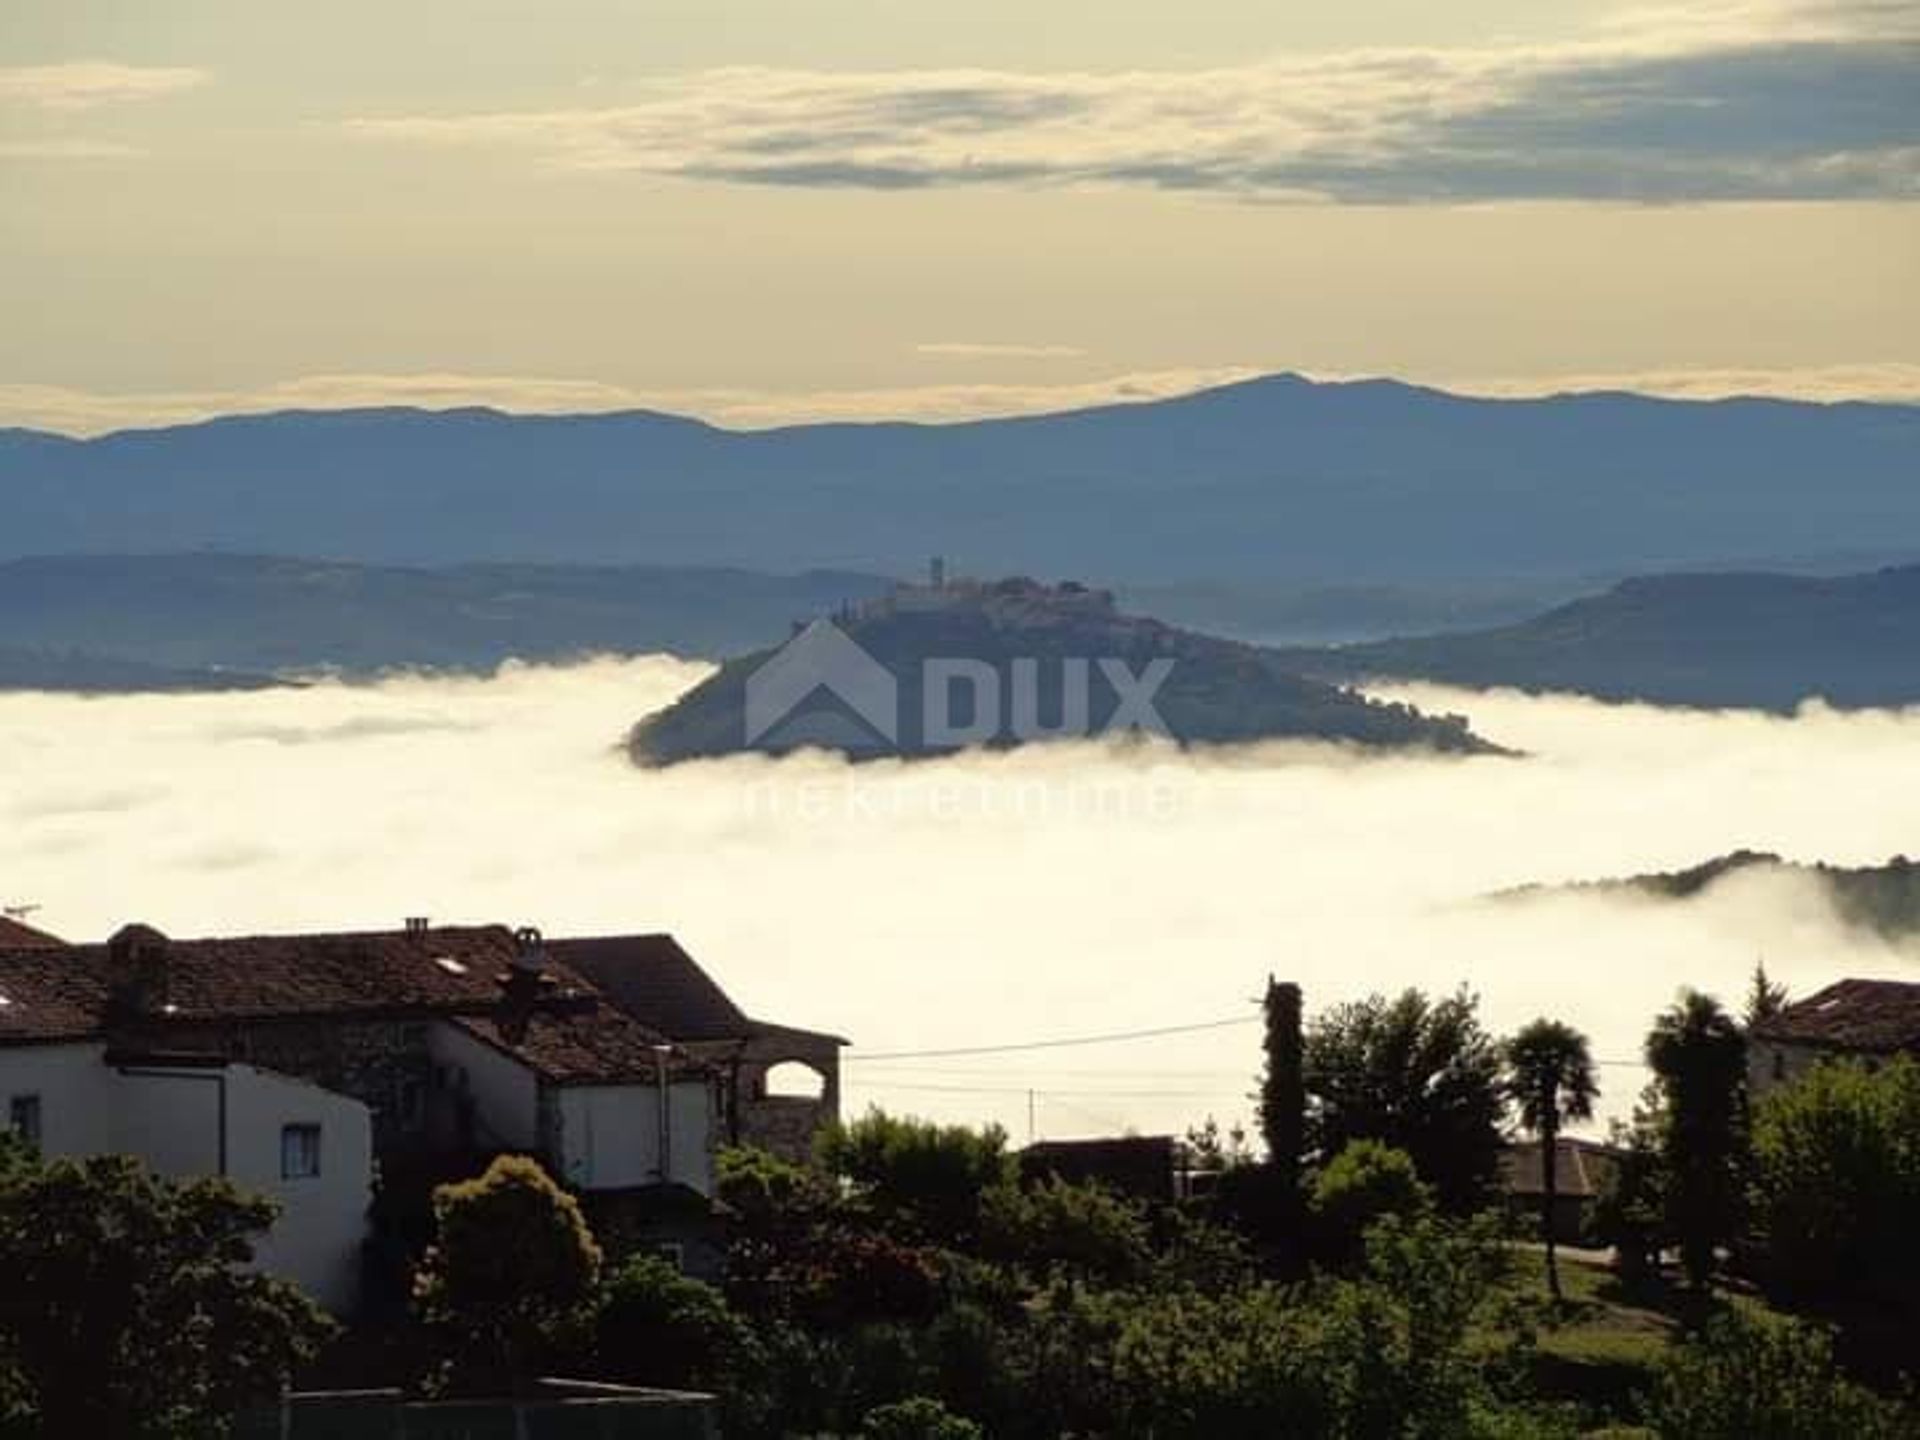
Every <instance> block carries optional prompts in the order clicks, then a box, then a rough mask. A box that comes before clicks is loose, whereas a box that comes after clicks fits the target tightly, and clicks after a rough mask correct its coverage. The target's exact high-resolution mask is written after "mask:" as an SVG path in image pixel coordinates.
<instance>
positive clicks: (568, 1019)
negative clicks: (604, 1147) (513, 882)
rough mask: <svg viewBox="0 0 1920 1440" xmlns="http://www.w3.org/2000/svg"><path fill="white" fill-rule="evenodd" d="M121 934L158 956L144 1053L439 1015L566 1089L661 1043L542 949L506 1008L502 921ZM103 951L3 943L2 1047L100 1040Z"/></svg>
mask: <svg viewBox="0 0 1920 1440" xmlns="http://www.w3.org/2000/svg"><path fill="white" fill-rule="evenodd" d="M121 937H133V938H134V939H135V940H136V941H137V942H138V943H141V944H143V945H147V946H152V947H157V949H158V951H159V953H160V954H161V955H163V957H164V960H163V962H162V963H163V965H164V980H162V981H160V982H158V988H156V990H155V993H154V996H153V1004H152V1006H151V1008H150V1009H147V1010H146V1011H144V1012H143V1013H142V1014H141V1015H140V1016H139V1017H138V1023H139V1027H140V1029H141V1031H142V1043H143V1044H146V1045H149V1046H156V1045H157V1046H162V1047H164V1046H165V1045H166V1044H168V1043H169V1037H170V1036H179V1037H192V1036H193V1035H194V1034H195V1032H196V1031H197V1030H204V1027H205V1026H207V1025H209V1024H226V1023H233V1022H240V1023H255V1022H277V1021H289V1020H333V1021H341V1020H354V1019H376V1018H409V1019H429V1018H440V1019H445V1020H447V1021H449V1022H451V1023H453V1024H457V1025H459V1026H460V1027H461V1028H462V1029H464V1030H466V1031H467V1032H468V1033H469V1034H472V1035H473V1036H474V1037H475V1038H476V1039H479V1040H481V1041H482V1042H483V1043H485V1044H488V1045H491V1046H493V1047H494V1048H496V1049H499V1050H502V1051H504V1052H506V1053H508V1054H510V1055H512V1056H514V1057H515V1058H517V1059H519V1060H520V1061H521V1062H523V1063H524V1064H526V1065H528V1066H529V1067H531V1068H532V1069H534V1070H536V1071H538V1072H539V1073H540V1074H541V1075H543V1076H545V1077H546V1078H547V1079H549V1080H552V1081H554V1082H555V1083H557V1084H563V1085H564V1084H615V1083H628V1082H633V1081H639V1080H646V1079H652V1078H655V1077H657V1076H658V1074H659V1067H660V1064H661V1060H662V1056H663V1050H664V1049H665V1048H666V1047H667V1044H668V1042H667V1037H666V1036H665V1034H663V1033H662V1031H661V1030H660V1029H658V1028H656V1027H655V1026H654V1025H652V1024H649V1023H645V1022H643V1021H641V1020H639V1019H637V1018H636V1017H635V1016H634V1015H633V1014H632V1013H631V1012H630V1011H629V1010H628V1008H627V1007H626V1006H624V1005H623V1004H622V1003H621V1002H620V1000H619V998H618V997H616V996H612V995H608V994H604V993H602V991H601V990H600V989H598V988H597V987H596V986H595V985H594V984H593V983H592V982H591V981H590V980H589V979H587V978H586V977H585V976H583V975H581V974H579V973H578V972H576V971H574V970H572V969H570V968H569V967H568V966H567V965H566V963H565V962H564V961H563V960H560V959H559V958H558V957H556V956H555V955H554V954H553V947H551V946H544V947H542V948H543V950H544V958H543V963H542V965H541V975H542V977H543V980H542V991H541V997H540V1000H539V1001H538V1002H537V1003H535V1004H533V1005H531V1006H530V1007H527V1008H525V1009H522V1010H520V1011H519V1012H517V1013H516V1012H515V1007H513V1006H512V1005H510V1004H509V1003H508V1002H507V999H506V994H505V990H504V989H503V979H504V977H506V976H508V975H509V974H510V973H511V972H512V970H513V968H514V965H515V962H516V959H517V958H521V957H522V953H523V948H524V946H523V940H522V939H521V938H520V937H517V936H516V934H515V932H514V931H512V930H510V929H508V928H507V927H506V926H503V925H488V926H443V927H437V928H427V927H421V928H418V929H407V930H387V931H364V932H357V933H340V934H308V935H255V936H245V937H239V938H232V939H209V940H173V939H169V938H168V937H166V936H164V935H161V934H160V933H159V932H157V931H153V930H150V929H148V928H147V927H144V926H129V927H127V928H126V929H125V930H123V931H122V932H121ZM113 943H114V942H109V943H108V944H107V945H73V946H65V945H59V944H57V943H56V944H46V943H38V944H32V945H18V946H17V945H12V944H6V945H0V1046H4V1045H22V1044H25V1045H32V1044H55V1043H61V1042H66V1041H87V1040H103V1039H106V1038H108V1031H109V1029H110V1028H112V1018H113V1006H114V979H113V973H112V972H113V960H112V954H111V950H112V945H113ZM689 963H691V962H689ZM722 998H723V999H724V997H722ZM669 1058H670V1062H671V1065H672V1067H673V1068H674V1069H675V1070H676V1071H683V1070H690V1069H697V1068H699V1067H698V1066H697V1065H696V1064H695V1062H693V1061H691V1060H690V1059H689V1057H688V1056H686V1054H685V1053H684V1052H681V1051H672V1052H671V1054H670V1057H669Z"/></svg>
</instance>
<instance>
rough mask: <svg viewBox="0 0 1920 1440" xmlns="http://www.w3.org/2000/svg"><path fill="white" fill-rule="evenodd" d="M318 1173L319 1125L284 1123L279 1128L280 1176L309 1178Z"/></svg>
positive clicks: (299, 1178)
mask: <svg viewBox="0 0 1920 1440" xmlns="http://www.w3.org/2000/svg"><path fill="white" fill-rule="evenodd" d="M319 1173H320V1127H319V1126H318V1125H284V1126H282V1127H281V1129H280V1178H281V1179H282V1180H311V1179H313V1177H314V1176H316V1175H318V1174H319Z"/></svg>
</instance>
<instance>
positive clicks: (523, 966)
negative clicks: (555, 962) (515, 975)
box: [513, 925, 547, 975]
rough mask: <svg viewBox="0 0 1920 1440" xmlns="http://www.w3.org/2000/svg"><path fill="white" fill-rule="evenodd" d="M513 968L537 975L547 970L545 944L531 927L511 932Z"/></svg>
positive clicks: (538, 933)
mask: <svg viewBox="0 0 1920 1440" xmlns="http://www.w3.org/2000/svg"><path fill="white" fill-rule="evenodd" d="M513 943H514V945H515V947H516V948H515V950H514V955H513V968H514V969H516V970H524V971H526V972H528V973H530V974H533V975H538V974H540V973H541V972H542V971H544V970H545V969H546V968H547V942H546V941H545V940H544V939H543V938H542V937H541V935H540V932H539V931H538V930H536V929H534V928H533V926H531V925H522V926H521V927H520V928H519V929H518V930H516V931H514V932H513Z"/></svg>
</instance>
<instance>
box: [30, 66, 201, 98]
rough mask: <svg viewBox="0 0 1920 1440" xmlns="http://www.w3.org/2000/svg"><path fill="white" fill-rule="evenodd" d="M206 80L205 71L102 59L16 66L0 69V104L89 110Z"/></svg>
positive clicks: (178, 88)
mask: <svg viewBox="0 0 1920 1440" xmlns="http://www.w3.org/2000/svg"><path fill="white" fill-rule="evenodd" d="M206 79H207V72H206V71H204V70H196V69H191V68H188V67H184V66H163V65H120V64H115V63H113V62H111V61H106V60H76V61H69V62H67V63H65V64H61V65H20V66H13V67H10V68H6V69H0V104H8V103H12V104H21V105H30V106H34V107H36V108H38V109H41V110H92V109H95V108H97V107H99V106H102V105H118V104H124V103H126V102H128V101H134V100H153V99H157V98H159V97H161V96H163V95H173V94H176V93H178V92H179V91H182V90H191V89H192V88H193V87H195V86H196V85H201V84H204V83H205V82H206Z"/></svg>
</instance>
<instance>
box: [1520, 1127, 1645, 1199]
mask: <svg viewBox="0 0 1920 1440" xmlns="http://www.w3.org/2000/svg"><path fill="white" fill-rule="evenodd" d="M1554 1151H1555V1160H1554V1166H1553V1186H1554V1190H1555V1192H1556V1193H1558V1194H1561V1195H1566V1196H1570V1197H1572V1198H1575V1199H1580V1200H1591V1199H1593V1198H1595V1197H1596V1196H1598V1195H1599V1194H1600V1190H1601V1187H1602V1186H1603V1185H1604V1184H1605V1183H1606V1178H1607V1172H1608V1171H1609V1170H1611V1169H1612V1168H1613V1166H1614V1165H1615V1164H1616V1163H1617V1162H1618V1160H1619V1152H1618V1151H1616V1150H1614V1149H1612V1148H1611V1147H1609V1146H1606V1145H1596V1144H1594V1143H1593V1142H1592V1141H1590V1140H1575V1139H1571V1138H1568V1137H1565V1136H1562V1137H1561V1138H1560V1139H1559V1140H1557V1141H1556V1142H1555V1143H1554ZM1544 1153H1545V1147H1544V1146H1542V1145H1541V1144H1540V1142H1539V1141H1537V1140H1523V1141H1521V1142H1519V1143H1518V1144H1514V1145H1509V1146H1507V1148H1506V1150H1505V1151H1504V1152H1502V1154H1501V1157H1500V1175H1501V1183H1502V1184H1503V1185H1504V1187H1505V1188H1506V1190H1507V1193H1508V1194H1510V1195H1541V1194H1544V1193H1546V1188H1547V1177H1546V1173H1545V1169H1544V1167H1543V1166H1542V1165H1541V1158H1542V1156H1543V1155H1544Z"/></svg>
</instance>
